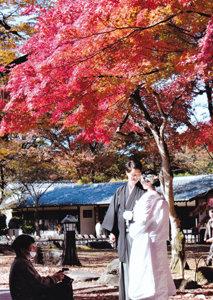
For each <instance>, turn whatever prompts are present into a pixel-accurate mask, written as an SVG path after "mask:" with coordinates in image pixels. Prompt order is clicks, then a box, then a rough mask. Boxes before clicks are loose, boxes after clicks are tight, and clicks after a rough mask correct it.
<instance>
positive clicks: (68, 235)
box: [61, 215, 81, 266]
mask: <svg viewBox="0 0 213 300" xmlns="http://www.w3.org/2000/svg"><path fill="white" fill-rule="evenodd" d="M61 223H62V224H63V225H64V247H63V254H62V265H70V266H73V265H77V266H80V265H81V263H80V261H79V259H78V256H77V251H76V245H75V228H76V224H77V223H78V220H77V219H76V218H75V217H73V216H72V215H67V216H66V217H65V218H64V219H63V220H62V221H61Z"/></svg>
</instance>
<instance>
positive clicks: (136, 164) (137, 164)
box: [125, 158, 142, 173]
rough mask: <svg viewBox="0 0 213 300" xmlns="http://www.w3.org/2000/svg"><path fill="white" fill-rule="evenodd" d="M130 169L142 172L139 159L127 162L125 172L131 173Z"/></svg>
mask: <svg viewBox="0 0 213 300" xmlns="http://www.w3.org/2000/svg"><path fill="white" fill-rule="evenodd" d="M132 169H138V170H140V171H141V172H142V164H141V162H140V160H139V159H136V158H134V159H131V160H130V161H128V162H127V163H126V164H125V171H126V172H128V173H129V172H131V171H132Z"/></svg>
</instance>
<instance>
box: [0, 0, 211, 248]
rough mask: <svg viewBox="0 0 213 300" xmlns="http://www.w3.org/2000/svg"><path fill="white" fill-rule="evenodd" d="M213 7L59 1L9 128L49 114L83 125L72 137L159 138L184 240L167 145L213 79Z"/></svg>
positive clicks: (16, 90)
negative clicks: (212, 74) (133, 135)
mask: <svg viewBox="0 0 213 300" xmlns="http://www.w3.org/2000/svg"><path fill="white" fill-rule="evenodd" d="M212 12H213V4H212V3H211V1H205V3H204V2H203V1H201V0H197V1H187V0H179V1H174V0H173V1H163V0H162V1H154V0H153V1H137V0H134V1H132V0H122V1H121V0H94V1H92V2H89V1H87V0H76V1H71V0H65V1H64V0H63V1H62V0H58V1H57V2H56V3H55V7H54V8H53V9H51V10H50V11H48V12H45V13H44V14H43V15H42V16H41V17H40V19H39V22H38V24H37V26H36V30H37V33H36V34H35V35H34V36H33V37H32V38H31V39H30V40H29V41H28V42H27V43H26V44H25V45H24V47H22V50H21V51H22V52H23V53H24V54H27V55H28V60H27V61H26V62H25V63H23V64H21V65H20V66H17V67H15V68H14V69H13V72H12V74H11V77H10V80H9V84H8V86H7V90H8V91H9V92H10V102H9V103H8V104H7V105H6V106H5V108H4V112H5V114H6V115H5V117H4V119H3V121H2V122H1V133H3V132H14V131H22V132H26V131H28V130H29V129H30V128H36V122H37V120H38V119H39V118H40V116H42V115H44V114H46V113H49V114H51V118H50V122H53V123H54V122H57V121H59V120H61V118H63V120H65V121H64V124H63V126H64V127H66V126H72V125H76V124H77V125H78V126H79V128H81V131H80V132H79V134H78V136H77V137H76V139H75V140H74V141H73V142H75V141H76V140H78V139H79V138H80V139H81V140H82V139H83V140H85V141H88V142H92V141H94V140H95V141H97V142H104V143H105V144H106V145H107V144H109V143H110V139H111V137H112V136H113V135H114V134H115V132H117V133H121V134H124V133H125V134H127V135H128V134H130V133H132V132H134V133H136V134H137V135H139V136H140V137H141V138H145V137H147V136H148V137H149V138H152V139H154V140H155V142H156V145H157V147H158V150H159V153H160V155H161V158H162V168H161V183H162V189H163V192H164V196H165V198H166V200H167V201H168V202H169V203H170V220H171V227H172V233H173V241H172V243H173V245H175V243H178V242H179V239H178V235H179V233H180V231H179V226H180V224H179V221H178V219H177V216H176V213H175V210H174V198H173V189H172V174H171V168H170V159H169V151H168V147H171V148H172V147H175V146H176V145H177V143H176V142H175V139H174V140H173V138H172V137H173V136H174V135H177V131H176V129H177V128H178V127H179V126H181V125H183V124H186V125H187V126H189V128H190V129H192V128H193V125H192V124H191V122H190V109H191V102H192V100H193V96H194V95H195V93H196V92H197V91H199V92H200V91H201V87H202V84H201V83H202V82H205V83H206V85H211V79H210V80H209V79H208V76H207V75H206V74H207V73H208V72H210V71H211V67H209V65H208V64H209V63H210V64H211V60H212V56H211V54H210V55H209V56H206V55H205V52H207V53H210V52H212V49H209V48H208V45H209V44H210V43H211V28H212V23H211V16H212ZM206 60H207V61H206ZM207 65H208V67H206V66H207ZM211 65H212V64H211ZM199 68H200V69H199ZM198 69H199V72H198ZM202 92H206V90H205V91H202ZM210 130H211V129H210ZM175 249H177V247H174V252H175V251H176V250H175ZM176 252H177V251H176ZM179 253H180V252H179Z"/></svg>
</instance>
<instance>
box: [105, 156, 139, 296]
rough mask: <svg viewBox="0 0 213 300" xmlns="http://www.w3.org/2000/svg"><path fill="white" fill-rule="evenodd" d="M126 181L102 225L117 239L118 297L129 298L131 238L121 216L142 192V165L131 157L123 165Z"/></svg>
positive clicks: (127, 224) (129, 208)
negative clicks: (118, 263)
mask: <svg viewBox="0 0 213 300" xmlns="http://www.w3.org/2000/svg"><path fill="white" fill-rule="evenodd" d="M125 171H126V175H127V177H128V182H127V183H126V184H125V185H123V186H122V187H120V188H118V189H117V190H116V192H115V194H114V197H113V199H112V200H111V203H110V205H109V208H108V210H107V213H106V216H105V218H104V221H103V223H102V227H103V228H105V229H106V230H108V231H110V232H111V233H110V239H111V241H112V242H113V243H115V242H116V241H117V245H118V255H119V261H120V266H119V267H120V279H119V299H120V300H129V295H128V286H129V257H130V251H131V245H132V239H131V237H130V236H129V232H128V230H129V221H125V220H124V218H123V213H124V211H132V210H133V207H134V205H135V202H136V201H137V200H139V199H140V198H141V196H142V195H143V194H144V192H145V191H144V189H143V187H142V185H141V183H140V182H139V179H140V177H141V172H142V165H141V162H140V161H139V160H136V159H133V160H130V161H129V162H127V163H126V165H125Z"/></svg>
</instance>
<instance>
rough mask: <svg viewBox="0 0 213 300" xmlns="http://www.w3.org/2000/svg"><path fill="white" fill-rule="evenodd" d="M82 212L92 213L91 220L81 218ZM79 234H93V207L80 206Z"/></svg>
mask: <svg viewBox="0 0 213 300" xmlns="http://www.w3.org/2000/svg"><path fill="white" fill-rule="evenodd" d="M84 210H86V211H88V210H90V211H92V217H91V218H85V217H83V212H84ZM80 233H81V234H93V235H94V234H95V211H94V206H81V207H80Z"/></svg>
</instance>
